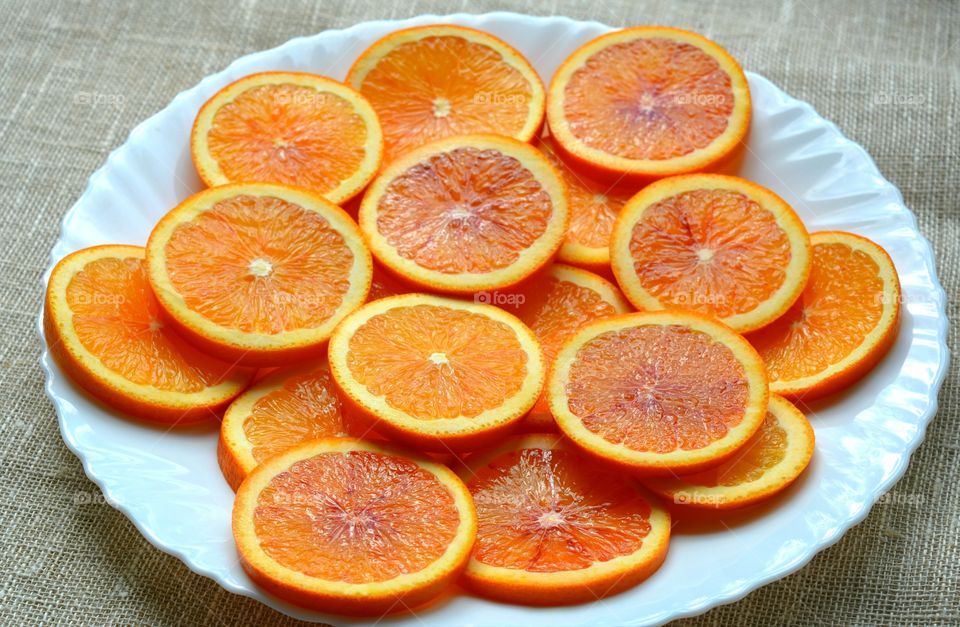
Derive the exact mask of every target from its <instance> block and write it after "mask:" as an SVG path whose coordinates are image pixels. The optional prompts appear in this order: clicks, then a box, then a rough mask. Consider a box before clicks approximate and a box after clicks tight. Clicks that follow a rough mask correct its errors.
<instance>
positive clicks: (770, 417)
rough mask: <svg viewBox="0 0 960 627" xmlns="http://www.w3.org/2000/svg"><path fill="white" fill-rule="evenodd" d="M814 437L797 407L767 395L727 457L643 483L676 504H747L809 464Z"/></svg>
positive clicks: (723, 506) (789, 480)
mask: <svg viewBox="0 0 960 627" xmlns="http://www.w3.org/2000/svg"><path fill="white" fill-rule="evenodd" d="M814 441H815V436H814V433H813V428H812V427H811V426H810V423H809V422H808V421H807V419H806V417H805V416H804V415H803V414H802V413H800V410H799V409H797V408H796V407H794V406H793V405H791V404H790V403H789V402H788V401H787V400H785V399H783V398H781V397H779V396H771V397H770V406H769V407H768V408H767V416H766V418H764V420H763V423H762V424H761V425H760V429H759V430H758V431H757V432H756V433H755V434H754V436H753V437H752V438H750V439H749V440H748V441H747V443H746V444H744V445H743V446H742V447H741V448H740V449H738V450H737V452H736V453H735V454H734V455H733V456H732V457H730V458H729V459H728V460H727V461H725V462H723V463H722V464H720V465H719V466H714V467H713V468H710V469H708V470H704V471H702V472H699V473H696V474H692V475H684V476H681V477H664V478H658V479H648V480H646V481H645V482H644V484H645V485H646V486H647V487H648V488H650V489H651V490H653V491H654V492H656V493H657V494H659V495H661V496H663V497H664V498H667V499H670V500H671V501H673V502H674V503H676V504H678V505H688V506H691V507H698V508H706V509H732V508H736V507H746V506H747V505H753V504H755V503H758V502H760V501H763V500H765V499H768V498H770V497H771V496H773V495H774V494H776V493H778V492H780V491H781V490H784V489H785V488H786V487H787V486H789V485H790V484H791V483H793V482H794V480H795V479H796V478H797V477H799V476H800V474H801V473H802V472H803V471H804V469H805V468H806V467H807V465H808V464H809V463H810V459H811V457H813V447H814Z"/></svg>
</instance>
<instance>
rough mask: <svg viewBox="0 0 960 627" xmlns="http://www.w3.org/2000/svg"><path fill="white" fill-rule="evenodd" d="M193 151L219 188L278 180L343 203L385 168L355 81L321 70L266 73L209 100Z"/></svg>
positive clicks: (372, 118) (374, 124)
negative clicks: (348, 83) (339, 79)
mask: <svg viewBox="0 0 960 627" xmlns="http://www.w3.org/2000/svg"><path fill="white" fill-rule="evenodd" d="M190 150H191V154H192V155H193V162H194V164H195V165H196V168H197V172H198V173H199V174H200V178H201V179H203V181H204V182H205V183H206V184H207V185H210V186H211V187H212V186H215V185H224V184H226V183H278V184H281V185H293V186H296V187H302V188H305V189H309V190H310V191H313V192H315V193H317V194H320V195H321V196H323V197H325V198H327V199H328V200H330V201H331V202H333V203H336V204H341V203H344V202H346V201H348V200H349V199H350V198H352V197H354V196H356V195H357V194H359V193H360V192H361V191H363V188H364V187H366V185H367V183H369V182H370V180H371V179H372V178H373V177H374V175H375V174H376V173H377V170H378V169H379V167H380V161H381V159H382V157H383V134H382V132H381V130H380V123H379V121H378V120H377V115H376V113H374V111H373V109H372V108H371V107H370V104H369V103H368V102H367V101H366V99H365V98H364V97H363V96H361V95H360V94H358V93H357V92H355V91H354V90H352V89H350V88H349V87H347V86H345V85H343V84H341V83H338V82H337V81H334V80H331V79H329V78H324V77H323V76H317V75H315V74H305V73H302V72H262V73H259V74H251V75H250V76H245V77H243V78H241V79H240V80H238V81H235V82H233V83H230V84H229V85H227V86H226V87H224V88H223V89H221V90H220V91H218V92H217V93H216V94H214V96H213V97H212V98H211V99H210V100H208V101H207V102H206V104H204V105H203V107H202V108H201V109H200V112H199V113H198V114H197V119H196V121H195V122H194V125H193V133H192V135H191V137H190Z"/></svg>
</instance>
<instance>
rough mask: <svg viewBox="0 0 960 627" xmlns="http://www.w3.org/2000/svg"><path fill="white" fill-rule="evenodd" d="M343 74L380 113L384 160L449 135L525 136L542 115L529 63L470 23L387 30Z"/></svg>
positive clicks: (526, 138) (537, 80)
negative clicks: (386, 32)
mask: <svg viewBox="0 0 960 627" xmlns="http://www.w3.org/2000/svg"><path fill="white" fill-rule="evenodd" d="M346 82H347V84H348V85H352V86H353V88H354V89H356V90H358V91H359V92H360V93H362V94H363V95H364V96H365V97H366V98H367V99H368V100H369V101H370V103H371V104H372V105H373V108H374V109H375V110H376V112H377V115H378V116H379V118H380V123H381V124H382V125H383V133H384V136H385V138H386V154H385V158H384V161H385V163H389V162H390V161H392V160H393V159H395V158H397V157H398V156H400V155H402V154H404V153H406V152H409V151H410V150H412V149H414V148H416V147H418V146H422V145H424V144H427V143H429V142H432V141H435V140H438V139H443V138H445V137H451V136H453V135H464V134H468V133H496V134H498V135H506V136H508V137H515V138H516V139H519V140H520V141H529V140H530V139H531V138H533V137H534V136H535V135H536V134H537V132H538V131H539V129H540V127H541V124H542V123H543V111H544V101H545V98H544V89H543V83H542V82H541V81H540V77H539V76H537V73H536V71H535V70H534V69H533V68H532V67H531V66H530V64H529V63H528V62H527V60H526V59H524V58H523V56H522V55H521V54H520V53H519V52H517V51H516V50H514V49H513V48H511V47H510V46H509V45H507V44H506V43H504V42H503V41H501V40H499V39H497V38H496V37H494V36H493V35H490V34H488V33H484V32H481V31H477V30H473V29H472V28H464V27H462V26H454V25H452V24H432V25H429V26H419V27H416V28H409V29H405V30H401V31H397V32H394V33H390V34H389V35H387V36H386V37H384V38H382V39H380V40H378V41H377V42H375V43H374V44H373V45H372V46H370V47H369V48H367V50H366V51H365V52H364V53H363V54H362V55H360V58H358V59H357V60H356V62H354V64H353V67H351V68H350V71H349V73H348V74H347V79H346Z"/></svg>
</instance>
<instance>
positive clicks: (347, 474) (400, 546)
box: [233, 438, 476, 614]
mask: <svg viewBox="0 0 960 627" xmlns="http://www.w3.org/2000/svg"><path fill="white" fill-rule="evenodd" d="M233 533H234V538H235V539H236V542H237V549H238V550H239V552H240V559H241V564H242V565H243V567H244V569H245V570H246V571H247V573H248V574H249V575H250V576H251V578H253V580H254V581H255V582H257V583H258V584H259V585H261V586H263V587H264V588H266V589H267V590H269V591H270V592H271V593H273V594H276V595H277V596H279V597H281V598H283V599H285V600H288V601H290V602H292V603H296V604H298V605H302V606H305V607H309V608H312V609H317V610H322V611H327V612H336V613H338V614H342V613H349V614H382V613H386V612H390V611H398V610H403V609H410V608H412V607H414V606H416V605H418V604H420V603H422V602H424V601H426V600H429V599H430V598H432V597H433V596H436V594H438V593H439V592H440V591H441V590H442V589H443V588H444V587H445V586H446V585H448V584H449V583H450V582H451V581H452V580H453V579H454V578H455V577H456V576H457V575H458V574H459V571H460V570H461V568H462V567H463V565H464V564H465V562H466V560H467V559H468V557H469V554H470V550H471V547H472V545H473V542H474V538H475V535H476V512H475V511H474V508H473V504H472V502H471V500H470V494H469V492H468V491H467V489H466V487H465V486H464V485H463V483H462V482H461V481H460V480H459V479H458V478H457V476H456V475H454V474H453V472H452V471H450V470H449V469H448V468H446V467H444V466H442V465H440V464H437V463H435V462H430V461H427V460H426V459H421V458H417V457H412V456H409V455H407V454H403V453H401V452H399V451H396V450H393V449H390V448H384V447H381V446H377V445H374V444H371V443H369V442H363V441H361V440H354V439H351V438H326V439H320V440H314V441H312V442H307V443H305V444H302V445H300V446H297V447H294V448H292V449H290V450H288V451H287V452H285V453H282V454H280V455H278V456H275V457H272V458H270V459H269V460H268V461H266V462H265V463H264V464H262V465H261V466H259V467H258V468H257V469H256V470H254V471H253V472H252V473H251V474H250V476H248V477H247V479H246V480H244V482H243V484H241V486H240V489H239V490H238V491H237V498H236V501H235V504H234V509H233Z"/></svg>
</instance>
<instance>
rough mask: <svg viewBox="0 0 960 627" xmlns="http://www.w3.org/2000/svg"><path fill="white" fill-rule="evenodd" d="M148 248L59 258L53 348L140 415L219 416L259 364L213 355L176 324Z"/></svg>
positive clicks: (48, 315)
mask: <svg viewBox="0 0 960 627" xmlns="http://www.w3.org/2000/svg"><path fill="white" fill-rule="evenodd" d="M143 256H144V251H143V248H141V247H139V246H94V247H93V248H85V249H83V250H79V251H77V252H75V253H72V254H70V255H67V256H66V257H64V258H63V259H62V260H60V262H59V263H58V264H57V265H56V267H54V269H53V272H52V273H51V274H50V282H49V283H48V284H47V294H46V300H45V301H44V308H43V323H44V335H45V336H46V340H47V346H48V347H49V348H50V354H51V355H52V356H53V357H54V359H55V360H56V361H57V363H58V364H59V365H60V367H61V368H63V369H64V371H66V373H67V374H68V375H69V376H70V378H71V379H73V380H74V381H76V382H77V383H78V384H79V385H80V386H81V387H83V388H84V389H86V390H87V391H88V392H90V393H91V394H93V395H94V396H96V397H98V398H100V399H101V400H103V401H104V402H106V403H108V404H110V405H112V406H114V407H116V408H118V409H120V410H122V411H125V412H127V413H129V414H131V415H133V416H136V417H138V418H144V419H147V420H155V421H159V422H163V423H168V424H186V423H193V422H197V421H200V420H204V419H211V418H216V416H217V412H219V411H220V410H221V409H222V408H223V407H225V406H226V405H227V403H229V402H230V400H231V399H232V398H233V397H234V396H236V395H237V394H239V393H240V392H242V391H243V389H244V388H245V387H247V384H248V383H249V382H250V380H251V379H252V378H253V374H254V371H252V370H247V369H241V368H232V367H231V366H230V365H229V364H226V363H223V362H220V361H218V360H216V359H213V358H211V357H208V356H206V355H204V354H202V353H200V352H199V351H197V350H196V349H195V348H193V347H192V346H190V345H189V344H187V343H186V342H184V341H183V340H182V339H181V338H180V337H179V336H178V335H176V334H175V333H172V332H171V330H170V328H169V327H168V326H166V325H165V324H164V323H163V321H162V320H161V318H160V311H161V310H160V306H159V305H158V304H157V300H156V298H154V296H153V292H152V291H151V290H150V284H149V283H148V282H147V268H146V263H145V262H144V259H143Z"/></svg>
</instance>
